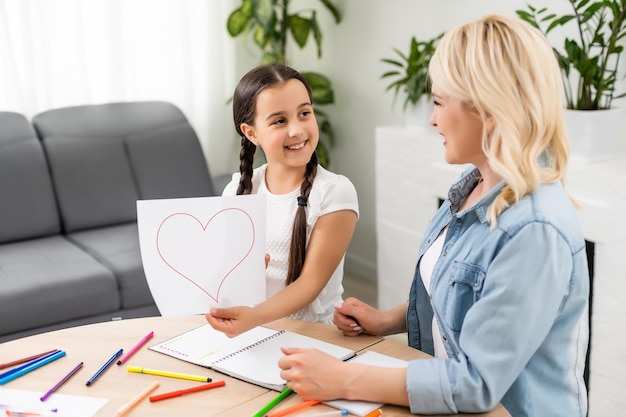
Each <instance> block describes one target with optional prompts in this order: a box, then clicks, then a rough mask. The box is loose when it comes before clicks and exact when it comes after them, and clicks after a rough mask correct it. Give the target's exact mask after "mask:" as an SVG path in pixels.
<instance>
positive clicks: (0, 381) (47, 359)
mask: <svg viewBox="0 0 626 417" xmlns="http://www.w3.org/2000/svg"><path fill="white" fill-rule="evenodd" d="M63 356H65V351H64V350H59V351H58V352H56V353H53V354H51V355H50V356H47V357H45V359H42V360H40V361H37V362H35V363H32V364H30V365H29V366H27V367H21V368H22V369H20V370H19V371H16V372H13V373H11V374H9V375H7V376H5V377H4V378H0V385H3V384H6V383H7V382H10V381H13V380H14V379H16V378H19V377H21V376H22V375H24V374H27V373H29V372H31V371H34V370H35V369H37V368H41V367H42V366H44V365H46V364H48V363H50V362H52V361H55V360H57V359H59V358H62V357H63Z"/></svg>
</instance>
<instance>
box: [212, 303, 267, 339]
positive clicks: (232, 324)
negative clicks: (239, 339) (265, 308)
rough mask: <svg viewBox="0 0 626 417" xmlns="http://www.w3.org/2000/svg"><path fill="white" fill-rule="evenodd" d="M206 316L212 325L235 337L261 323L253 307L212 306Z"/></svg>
mask: <svg viewBox="0 0 626 417" xmlns="http://www.w3.org/2000/svg"><path fill="white" fill-rule="evenodd" d="M204 317H206V320H207V321H208V322H209V324H210V325H211V327H213V328H214V329H215V330H219V331H220V332H223V333H224V334H226V336H228V337H235V336H237V335H239V334H241V333H243V332H245V331H247V330H250V329H251V328H253V327H256V326H257V325H258V324H259V323H257V320H256V315H255V314H254V309H253V308H252V307H243V306H240V307H230V308H212V309H211V312H210V313H207V314H205V315H204Z"/></svg>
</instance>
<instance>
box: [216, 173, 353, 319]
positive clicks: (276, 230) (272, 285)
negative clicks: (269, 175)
mask: <svg viewBox="0 0 626 417" xmlns="http://www.w3.org/2000/svg"><path fill="white" fill-rule="evenodd" d="M266 169H267V164H264V165H262V166H260V167H258V168H256V169H255V170H254V172H253V174H252V194H265V196H266V199H267V215H266V216H267V219H266V229H267V230H266V250H265V252H266V253H268V254H269V255H270V262H269V264H268V266H267V273H266V279H267V281H266V298H270V297H272V296H273V295H275V294H276V293H278V292H279V291H280V290H282V289H283V288H285V281H286V279H287V268H288V264H289V247H290V245H291V233H292V229H293V220H294V218H295V215H296V210H297V208H298V202H297V197H298V196H299V195H300V188H299V187H298V189H295V190H293V191H292V192H290V193H287V194H272V193H271V192H270V191H269V190H268V189H267V187H266V184H265V171H266ZM240 178H241V174H240V173H235V174H233V177H232V180H231V181H230V183H229V184H228V185H227V186H226V187H225V188H224V191H223V192H222V195H224V196H232V195H236V194H237V188H238V187H239V179H240ZM340 210H352V211H354V212H355V213H356V214H357V216H358V215H359V205H358V200H357V193H356V189H355V188H354V185H353V184H352V182H350V180H349V179H348V178H346V177H344V176H343V175H338V174H334V173H332V172H330V171H327V170H326V169H324V168H323V167H322V166H319V165H318V167H317V174H316V176H315V179H314V180H313V187H312V188H311V193H310V194H309V199H308V206H307V207H306V213H307V240H306V241H307V245H308V243H309V239H310V238H311V232H312V231H313V228H314V227H315V223H316V222H317V219H319V218H320V217H321V216H323V215H325V214H328V213H332V212H335V211H340ZM344 258H345V256H344V257H342V258H341V261H340V262H339V265H337V268H336V269H335V272H333V274H332V276H331V277H330V279H329V281H328V283H327V284H326V286H325V287H324V288H323V289H322V291H321V292H320V294H319V295H318V296H317V297H316V298H315V300H313V302H312V303H311V304H309V305H308V306H306V307H304V308H303V309H301V310H300V311H297V312H295V313H293V314H291V315H290V316H289V318H293V319H300V320H307V321H314V322H321V323H332V318H333V312H334V305H335V304H336V303H341V302H342V295H343V286H342V284H341V281H342V279H343V264H344Z"/></svg>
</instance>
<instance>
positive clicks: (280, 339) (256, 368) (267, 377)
mask: <svg viewBox="0 0 626 417" xmlns="http://www.w3.org/2000/svg"><path fill="white" fill-rule="evenodd" d="M281 347H299V348H316V349H319V350H321V351H323V352H326V353H328V354H330V355H332V356H334V357H336V358H337V359H341V360H345V359H348V358H350V357H352V356H354V352H353V351H352V350H350V349H347V348H344V347H341V346H338V345H334V344H332V343H327V342H324V341H322V340H318V339H314V338H312V337H308V336H304V335H301V334H298V333H293V332H288V331H280V332H279V333H277V334H276V335H273V336H270V337H269V338H267V339H265V340H263V341H261V342H259V343H256V344H254V345H253V346H250V347H249V348H246V349H243V350H241V351H239V352H236V353H235V354H233V355H231V356H228V357H227V358H225V359H223V360H220V361H217V362H216V363H214V364H213V366H212V367H213V369H215V370H217V371H220V372H223V373H225V374H228V375H230V376H233V377H236V378H239V379H243V380H244V381H248V382H252V383H254V384H257V385H261V386H264V387H266V388H269V389H273V390H275V391H282V390H283V389H284V388H285V381H284V380H283V379H282V378H281V377H280V368H279V367H278V360H279V359H280V358H282V357H283V353H282V351H281V350H280V348H281Z"/></svg>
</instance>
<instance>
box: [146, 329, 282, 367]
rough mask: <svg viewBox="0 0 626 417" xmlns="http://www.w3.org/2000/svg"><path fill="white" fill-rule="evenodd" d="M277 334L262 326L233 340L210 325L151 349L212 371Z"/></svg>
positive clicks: (175, 337)
mask: <svg viewBox="0 0 626 417" xmlns="http://www.w3.org/2000/svg"><path fill="white" fill-rule="evenodd" d="M276 332H277V331H276V330H273V329H269V328H267V327H262V326H259V327H255V328H253V329H250V330H248V331H247V332H244V333H242V334H240V335H238V336H235V337H233V338H229V337H228V336H226V335H225V334H224V333H222V332H220V331H218V330H215V329H214V328H213V327H211V325H210V324H205V325H203V326H200V327H196V328H195V329H192V330H190V331H188V332H185V333H182V334H180V335H178V336H174V337H172V338H170V339H168V340H166V341H164V342H161V343H159V344H157V345H154V346H151V347H150V349H151V350H154V351H156V352H161V353H165V354H166V355H169V356H172V357H174V358H177V359H181V360H183V361H186V362H191V363H194V364H196V365H201V366H206V367H207V368H210V367H211V365H212V364H213V363H214V362H215V361H218V360H220V359H222V358H224V357H226V356H228V355H231V354H232V353H233V352H236V351H238V350H240V349H243V348H245V347H247V346H250V345H252V344H255V343H257V342H258V341H259V340H263V339H265V338H267V337H270V336H271V335H273V334H275V333H276Z"/></svg>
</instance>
